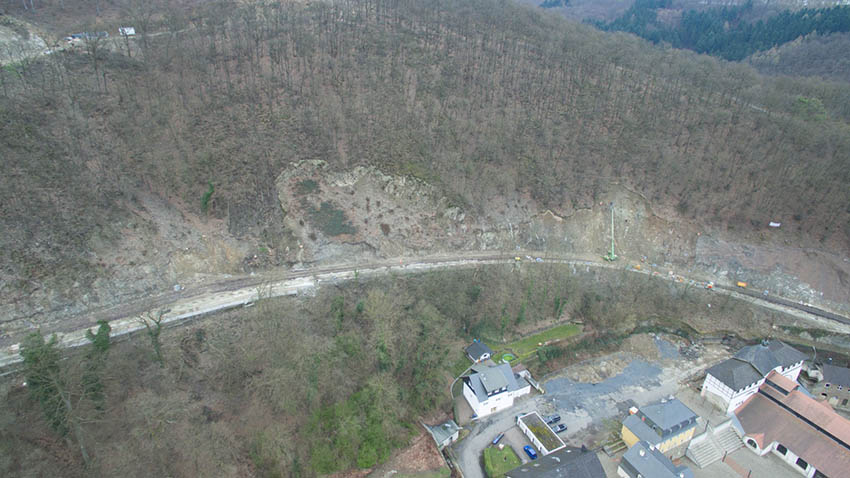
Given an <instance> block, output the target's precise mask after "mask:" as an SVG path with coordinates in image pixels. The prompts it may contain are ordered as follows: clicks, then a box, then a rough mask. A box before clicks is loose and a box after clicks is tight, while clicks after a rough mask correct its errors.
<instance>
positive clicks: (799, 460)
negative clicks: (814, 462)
mask: <svg viewBox="0 0 850 478" xmlns="http://www.w3.org/2000/svg"><path fill="white" fill-rule="evenodd" d="M797 466H799V467H800V468H802V469H804V470H805V469H806V468H808V467H809V464H808V463H806V460H804V459H802V458H797Z"/></svg>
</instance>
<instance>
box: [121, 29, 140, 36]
mask: <svg viewBox="0 0 850 478" xmlns="http://www.w3.org/2000/svg"><path fill="white" fill-rule="evenodd" d="M118 33H119V34H121V35H126V36H128V37H131V36H133V35H135V34H136V29H135V28H133V27H121V28H119V29H118Z"/></svg>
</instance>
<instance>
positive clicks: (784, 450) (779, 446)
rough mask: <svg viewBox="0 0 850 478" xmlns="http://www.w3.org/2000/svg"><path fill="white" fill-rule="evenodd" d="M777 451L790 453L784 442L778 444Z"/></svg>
mask: <svg viewBox="0 0 850 478" xmlns="http://www.w3.org/2000/svg"><path fill="white" fill-rule="evenodd" d="M776 451H778V452H779V453H780V454H782V455H785V454H786V453H788V449H787V448H785V447H784V446H783V445H782V444H779V445H776Z"/></svg>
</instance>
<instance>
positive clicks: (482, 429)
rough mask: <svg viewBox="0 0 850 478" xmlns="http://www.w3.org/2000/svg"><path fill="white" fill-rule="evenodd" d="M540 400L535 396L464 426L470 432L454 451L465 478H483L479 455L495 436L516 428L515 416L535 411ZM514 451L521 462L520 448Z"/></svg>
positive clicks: (522, 454)
mask: <svg viewBox="0 0 850 478" xmlns="http://www.w3.org/2000/svg"><path fill="white" fill-rule="evenodd" d="M540 398H542V396H539V395H535V396H533V397H531V398H528V399H526V400H523V401H520V402H519V403H517V404H516V405H514V406H513V407H511V408H509V409H507V410H503V411H501V412H499V413H494V414H492V415H489V416H487V417H485V418H482V419H480V420H478V421H476V422H474V423H470V424H469V425H467V426H466V428H467V429H469V431H470V433H469V435H468V436H467V437H466V438H464V439H463V441H461V442H459V443H458V444H457V445H455V451H456V452H457V457H458V460H459V461H460V468H461V470H463V475H464V477H465V478H484V468H483V466H482V463H481V453H482V452H483V451H484V449H485V448H487V446H488V445H489V444H490V443H491V442H492V441H493V439H494V438H496V435H498V434H499V433H502V432H504V431H506V430H508V429H509V428H511V427H516V416H517V415H519V414H521V413H528V412H531V411H534V410H536V408H537V406H538V400H539V399H540ZM462 399H463V398H462V397H461V400H462ZM514 451H515V452H517V455H519V456H520V460H522V459H523V456H524V455H525V453H523V451H522V447H519V449H517V448H516V447H515V448H514ZM520 454H521V455H520ZM527 458H528V457H526V459H527Z"/></svg>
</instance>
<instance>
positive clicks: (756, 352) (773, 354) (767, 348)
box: [735, 340, 806, 377]
mask: <svg viewBox="0 0 850 478" xmlns="http://www.w3.org/2000/svg"><path fill="white" fill-rule="evenodd" d="M735 358H736V359H738V360H741V361H742V362H747V363H749V364H752V366H753V367H755V369H756V370H758V372H759V373H760V374H761V375H762V377H764V376H765V375H767V374H768V373H770V371H771V370H773V369H774V368H776V367H778V366H780V365H781V366H783V367H789V366H791V365H794V364H795V363H798V362H802V361H803V360H805V358H806V356H805V355H804V354H803V353H802V352H800V351H798V350H797V349H795V348H794V347H791V346H788V345H785V344H784V343H783V342H781V341H779V340H773V341H771V342H769V343H767V344H757V345H749V346H747V347H744V348H742V349H741V350H739V351H738V353H736V354H735Z"/></svg>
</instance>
